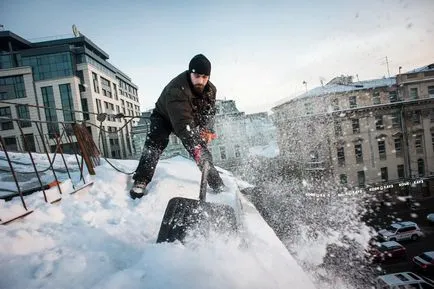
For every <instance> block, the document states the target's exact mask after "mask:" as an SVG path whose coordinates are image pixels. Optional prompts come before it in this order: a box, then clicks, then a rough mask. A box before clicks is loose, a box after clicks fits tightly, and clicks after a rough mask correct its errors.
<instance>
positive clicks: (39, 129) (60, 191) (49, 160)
mask: <svg viewBox="0 0 434 289" xmlns="http://www.w3.org/2000/svg"><path fill="white" fill-rule="evenodd" d="M35 125H36V128H37V129H38V133H39V135H40V136H41V139H42V131H41V128H40V127H39V125H38V124H37V123H35ZM41 126H42V124H41ZM42 144H43V146H44V150H45V154H46V155H47V158H48V162H49V163H50V167H51V171H52V172H53V175H54V179H55V180H56V185H57V189H58V190H59V193H60V194H62V189H61V188H60V184H59V180H58V179H57V174H56V171H55V170H54V167H53V164H54V161H53V163H52V162H51V158H50V154H49V153H48V150H47V147H46V145H45V142H42Z"/></svg>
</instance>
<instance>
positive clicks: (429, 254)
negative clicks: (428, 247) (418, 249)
mask: <svg viewBox="0 0 434 289" xmlns="http://www.w3.org/2000/svg"><path fill="white" fill-rule="evenodd" d="M423 253H424V254H425V255H427V256H429V257H431V258H432V259H434V251H428V252H423Z"/></svg>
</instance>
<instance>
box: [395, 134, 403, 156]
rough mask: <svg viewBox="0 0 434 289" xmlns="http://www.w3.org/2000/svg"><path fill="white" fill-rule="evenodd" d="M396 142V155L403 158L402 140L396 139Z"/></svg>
mask: <svg viewBox="0 0 434 289" xmlns="http://www.w3.org/2000/svg"><path fill="white" fill-rule="evenodd" d="M394 142H395V154H396V156H397V157H400V156H402V139H401V138H400V137H399V138H395V139H394Z"/></svg>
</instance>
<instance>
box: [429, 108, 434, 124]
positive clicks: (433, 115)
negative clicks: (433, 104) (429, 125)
mask: <svg viewBox="0 0 434 289" xmlns="http://www.w3.org/2000/svg"><path fill="white" fill-rule="evenodd" d="M429 118H430V122H434V108H433V109H431V111H430V112H429Z"/></svg>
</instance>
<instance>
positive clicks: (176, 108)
mask: <svg viewBox="0 0 434 289" xmlns="http://www.w3.org/2000/svg"><path fill="white" fill-rule="evenodd" d="M168 93H169V94H168V97H167V103H166V108H167V113H168V115H169V119H170V123H171V125H172V127H173V130H174V133H175V134H176V135H177V136H178V137H179V138H180V139H181V141H182V143H183V145H184V147H185V148H186V149H187V150H188V152H189V153H190V154H192V153H193V150H194V147H196V146H197V145H202V140H201V137H200V131H199V129H198V127H197V124H196V123H195V121H194V118H193V111H192V108H191V105H190V101H189V99H188V97H187V96H186V95H184V94H183V93H182V91H181V90H180V89H178V88H172V89H171V90H170V91H169V92H168Z"/></svg>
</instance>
